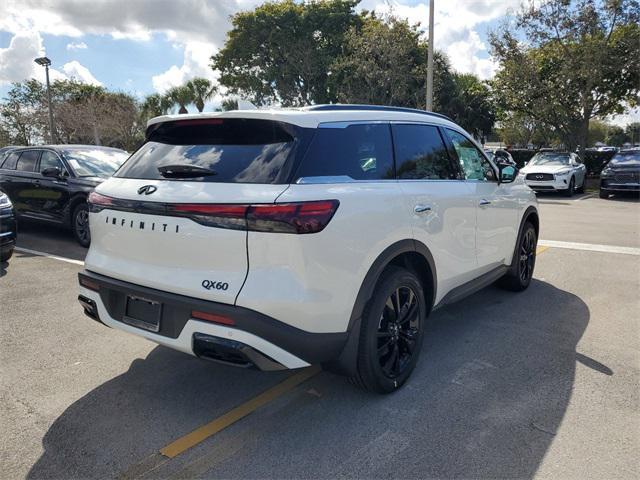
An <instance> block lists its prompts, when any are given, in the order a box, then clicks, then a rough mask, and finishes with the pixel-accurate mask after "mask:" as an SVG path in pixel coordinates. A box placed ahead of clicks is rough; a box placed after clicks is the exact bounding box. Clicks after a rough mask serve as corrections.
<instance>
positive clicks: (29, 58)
mask: <svg viewBox="0 0 640 480" xmlns="http://www.w3.org/2000/svg"><path fill="white" fill-rule="evenodd" d="M43 52H44V49H43V47H42V38H40V35H39V34H38V33H37V32H21V33H16V34H15V35H14V36H13V37H12V38H11V40H10V42H9V46H8V47H7V48H0V85H3V84H7V83H11V82H20V81H22V80H24V79H25V78H31V77H34V76H36V73H37V70H38V68H39V67H38V65H36V64H35V63H34V61H33V60H34V59H35V58H36V57H39V56H41V55H42V53H43Z"/></svg>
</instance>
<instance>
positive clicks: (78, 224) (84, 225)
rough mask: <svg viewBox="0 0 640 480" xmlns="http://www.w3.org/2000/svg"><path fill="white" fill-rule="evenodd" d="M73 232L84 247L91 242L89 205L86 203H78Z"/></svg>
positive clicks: (74, 214) (74, 215)
mask: <svg viewBox="0 0 640 480" xmlns="http://www.w3.org/2000/svg"><path fill="white" fill-rule="evenodd" d="M72 222H73V224H72V226H73V234H74V236H75V237H76V240H77V241H78V243H79V244H80V245H82V246H83V247H88V246H89V245H90V244H91V231H90V230H89V207H88V206H87V204H86V203H82V204H80V205H78V206H77V207H76V208H75V210H74V211H73V220H72Z"/></svg>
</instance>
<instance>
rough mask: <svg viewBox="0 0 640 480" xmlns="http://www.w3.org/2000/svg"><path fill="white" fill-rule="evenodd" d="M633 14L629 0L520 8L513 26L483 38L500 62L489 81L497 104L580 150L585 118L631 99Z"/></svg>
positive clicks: (634, 90) (638, 63)
mask: <svg viewBox="0 0 640 480" xmlns="http://www.w3.org/2000/svg"><path fill="white" fill-rule="evenodd" d="M639 11H640V10H638V4H637V2H636V1H635V0H607V1H604V2H601V1H597V0H575V1H570V0H549V1H547V2H542V3H540V4H539V6H535V5H534V4H531V6H530V7H529V8H528V9H523V10H522V12H521V13H520V15H519V16H518V19H517V20H518V21H517V28H516V29H515V30H511V29H509V28H505V29H504V30H503V31H502V33H501V35H499V36H498V35H495V34H494V35H492V37H491V45H492V49H493V55H494V57H495V58H497V59H498V60H499V61H500V63H501V65H500V69H499V70H498V72H497V74H496V77H495V79H494V81H493V86H494V91H495V92H496V97H497V100H498V105H499V107H500V108H501V109H502V110H504V111H510V112H517V113H520V114H524V115H527V116H529V117H531V118H533V119H535V120H536V121H537V122H540V123H542V124H544V125H546V126H548V127H550V128H552V129H553V130H554V131H555V132H556V133H557V134H558V136H559V137H560V139H561V140H562V141H563V143H564V144H565V145H566V146H567V147H569V148H571V149H573V148H574V147H576V146H578V145H579V146H580V147H581V148H582V149H584V148H585V145H586V144H587V135H588V129H589V122H590V120H591V119H592V118H594V117H604V116H607V115H610V114H614V113H621V112H622V111H623V110H624V107H625V105H631V106H634V105H636V104H637V102H638V91H639V88H640V55H638V45H639V44H640V26H639V25H638V12H639ZM522 36H523V37H525V38H527V43H526V45H525V44H522V43H520V42H519V41H518V40H517V39H518V38H520V37H522Z"/></svg>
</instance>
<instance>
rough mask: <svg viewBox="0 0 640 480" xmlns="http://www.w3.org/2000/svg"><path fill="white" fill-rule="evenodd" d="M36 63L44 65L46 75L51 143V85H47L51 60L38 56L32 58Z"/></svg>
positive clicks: (52, 138)
mask: <svg viewBox="0 0 640 480" xmlns="http://www.w3.org/2000/svg"><path fill="white" fill-rule="evenodd" d="M34 62H36V63H37V64H38V65H40V66H41V67H44V70H45V74H46V76H47V102H48V107H49V143H50V144H51V145H53V144H54V143H56V142H55V140H54V138H55V133H54V132H55V130H54V127H53V107H52V105H51V86H50V85H49V65H51V60H49V59H48V58H47V57H39V58H36V59H35V60H34Z"/></svg>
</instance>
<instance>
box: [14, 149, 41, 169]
mask: <svg viewBox="0 0 640 480" xmlns="http://www.w3.org/2000/svg"><path fill="white" fill-rule="evenodd" d="M39 156H40V151H39V150H27V151H25V152H22V153H21V154H20V158H18V164H17V165H16V170H19V171H22V172H33V171H35V169H36V163H38V157H39Z"/></svg>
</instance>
